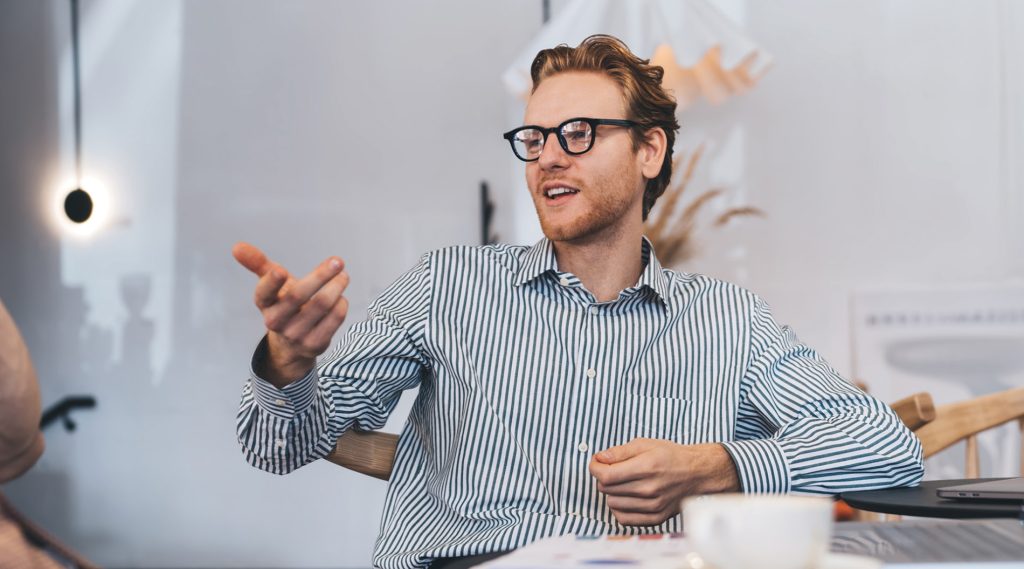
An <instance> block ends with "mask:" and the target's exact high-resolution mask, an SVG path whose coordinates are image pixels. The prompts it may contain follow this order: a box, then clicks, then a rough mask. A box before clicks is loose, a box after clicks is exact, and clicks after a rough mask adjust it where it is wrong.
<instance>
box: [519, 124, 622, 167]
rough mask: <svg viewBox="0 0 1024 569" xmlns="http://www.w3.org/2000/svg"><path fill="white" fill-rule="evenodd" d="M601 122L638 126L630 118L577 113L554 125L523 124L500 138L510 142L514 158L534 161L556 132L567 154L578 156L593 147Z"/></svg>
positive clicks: (559, 142)
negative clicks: (595, 117)
mask: <svg viewBox="0 0 1024 569" xmlns="http://www.w3.org/2000/svg"><path fill="white" fill-rule="evenodd" d="M600 125H608V126H623V127H635V126H640V125H639V124H638V123H635V122H633V121H630V120H624V119H591V118H587V117H576V118H573V119H569V120H567V121H565V122H563V123H562V124H560V125H558V126H556V127H553V128H544V127H542V126H537V125H532V124H531V125H526V126H521V127H519V128H514V129H512V130H510V131H508V132H506V133H505V134H503V135H501V136H502V138H504V139H505V140H507V141H508V143H509V144H511V145H512V152H514V153H515V155H516V158H518V159H520V160H522V161H523V162H533V161H534V160H536V159H538V158H540V153H541V151H542V150H544V144H545V142H546V141H547V139H548V135H549V134H551V133H554V134H555V137H556V138H558V144H559V145H560V146H561V147H562V150H564V151H565V152H566V153H567V154H572V155H573V156H577V155H580V154H583V153H584V152H586V151H588V150H590V149H591V148H593V147H594V139H595V138H597V127H598V126H600Z"/></svg>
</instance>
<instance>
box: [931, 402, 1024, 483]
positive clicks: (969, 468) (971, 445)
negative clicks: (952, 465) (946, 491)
mask: <svg viewBox="0 0 1024 569" xmlns="http://www.w3.org/2000/svg"><path fill="white" fill-rule="evenodd" d="M1010 421H1017V423H1018V424H1019V425H1020V429H1021V474H1022V475H1024V387H1017V388H1014V389H1007V390H1006V391H1000V392H998V393H991V394H989V395H982V396H981V397H976V398H974V399H969V400H967V401H960V402H957V403H950V404H948V405H942V406H940V407H939V408H937V409H936V410H935V419H934V420H933V421H930V422H928V423H927V424H925V425H922V426H921V427H919V428H917V429H914V432H915V433H916V434H917V436H918V438H920V439H921V447H922V448H923V450H924V457H925V458H930V457H932V456H933V455H935V454H937V453H939V452H941V451H943V450H945V449H947V448H949V447H950V446H952V445H954V444H956V443H958V442H960V441H967V457H966V458H967V464H966V467H965V475H964V476H965V478H978V477H979V476H981V473H980V472H979V470H980V468H979V465H980V460H979V457H978V439H977V436H978V434H979V433H981V432H984V431H987V430H989V429H992V428H994V427H998V426H1000V425H1003V424H1005V423H1009V422H1010Z"/></svg>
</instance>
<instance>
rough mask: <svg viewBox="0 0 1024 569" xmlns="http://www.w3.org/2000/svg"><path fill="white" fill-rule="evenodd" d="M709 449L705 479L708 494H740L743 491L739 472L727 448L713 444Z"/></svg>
mask: <svg viewBox="0 0 1024 569" xmlns="http://www.w3.org/2000/svg"><path fill="white" fill-rule="evenodd" d="M707 447H708V453H707V455H706V456H707V457H708V459H709V460H708V464H707V467H708V468H707V471H706V476H705V477H704V481H705V485H706V486H707V489H706V490H707V493H708V494H712V493H721V492H740V491H742V490H743V488H742V486H741V485H740V477H739V472H738V471H737V470H736V463H735V462H733V460H732V456H731V455H730V454H729V451H727V450H725V447H724V446H722V445H720V444H718V443H713V444H709V445H707Z"/></svg>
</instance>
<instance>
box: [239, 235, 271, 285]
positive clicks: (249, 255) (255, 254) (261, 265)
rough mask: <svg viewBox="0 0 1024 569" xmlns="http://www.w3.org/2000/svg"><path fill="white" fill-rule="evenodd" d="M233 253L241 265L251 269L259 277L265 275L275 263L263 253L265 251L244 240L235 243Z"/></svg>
mask: <svg viewBox="0 0 1024 569" xmlns="http://www.w3.org/2000/svg"><path fill="white" fill-rule="evenodd" d="M231 255H232V256H233V257H234V258H235V260H236V261H238V263H239V264H240V265H242V266H243V267H245V268H246V269H249V270H250V271H252V272H253V273H255V274H256V276H258V277H262V276H263V275H265V274H266V272H267V271H268V270H270V268H271V267H272V266H273V263H271V262H270V260H269V259H267V256H266V255H264V254H263V251H260V249H259V248H258V247H256V246H254V245H250V244H248V243H246V242H244V241H239V242H238V243H235V246H234V247H232V248H231Z"/></svg>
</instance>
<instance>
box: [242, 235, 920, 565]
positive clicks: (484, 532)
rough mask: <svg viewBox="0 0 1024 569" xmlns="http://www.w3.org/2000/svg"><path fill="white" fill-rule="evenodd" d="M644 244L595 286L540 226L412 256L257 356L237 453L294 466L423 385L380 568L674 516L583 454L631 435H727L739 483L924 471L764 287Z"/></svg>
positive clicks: (787, 486) (838, 486) (405, 439)
mask: <svg viewBox="0 0 1024 569" xmlns="http://www.w3.org/2000/svg"><path fill="white" fill-rule="evenodd" d="M642 251H643V254H644V262H645V268H644V271H643V273H642V274H641V276H640V279H639V281H638V282H637V284H636V285H635V286H633V287H630V288H628V289H625V290H623V291H622V292H621V293H620V294H619V297H618V298H617V299H616V300H613V301H610V302H597V301H596V300H595V298H594V296H593V295H592V294H591V293H590V292H588V291H587V290H586V289H585V288H584V287H583V285H582V284H581V282H580V280H579V279H578V278H577V277H576V276H575V275H573V274H571V273H567V272H563V271H559V270H558V267H557V263H556V259H555V254H554V249H553V247H552V245H551V243H550V242H549V241H547V240H541V241H540V242H539V243H538V244H537V245H535V246H533V247H522V246H507V245H494V246H485V247H452V248H447V249H442V250H438V251H434V252H431V253H428V254H426V255H424V256H423V257H422V258H421V260H420V261H419V263H418V264H417V265H416V266H415V267H414V268H413V269H412V270H410V271H409V272H408V273H406V274H405V275H403V276H402V277H401V278H399V279H398V281H396V282H395V283H394V284H392V285H391V286H390V287H389V288H388V289H387V290H385V291H384V293H383V294H382V295H381V296H380V297H379V298H377V299H376V300H375V301H374V302H373V303H372V304H371V306H370V308H369V315H368V318H367V319H366V320H365V321H363V322H359V323H357V324H354V325H353V326H352V327H351V328H350V329H349V330H348V332H347V333H346V334H345V335H344V339H343V340H342V342H341V343H340V345H339V346H338V348H337V350H336V351H334V352H333V354H331V355H330V356H329V357H327V358H325V359H324V360H322V361H321V363H320V364H318V366H317V369H315V370H313V371H312V372H310V374H309V375H308V376H307V377H305V378H303V379H301V380H299V381H297V382H295V383H292V384H290V385H288V386H286V387H285V388H284V389H277V388H276V387H274V386H272V385H271V384H270V383H267V382H266V381H264V380H262V379H260V378H258V377H256V376H255V374H253V376H252V378H251V380H250V381H249V382H248V383H247V385H246V386H245V388H244V390H243V395H242V403H241V409H240V411H239V414H238V424H237V426H238V437H239V441H240V442H241V444H242V447H243V452H244V454H245V456H246V458H247V460H248V461H249V462H250V463H251V464H253V465H254V466H256V467H258V468H261V469H263V470H266V471H269V472H274V473H279V474H283V473H287V472H290V471H292V470H294V469H296V468H298V467H300V466H302V465H303V464H306V463H309V462H310V461H313V460H316V459H318V458H322V457H324V456H325V455H327V454H328V453H329V452H330V451H331V450H332V449H333V448H334V444H335V441H336V439H337V438H338V437H339V436H340V435H341V434H342V433H343V432H344V431H345V430H346V429H349V428H353V427H355V428H359V429H363V430H372V429H379V428H381V427H382V426H383V425H384V424H385V422H386V420H387V418H388V415H389V414H390V413H391V411H392V410H393V409H394V408H395V405H396V403H397V402H398V399H399V396H400V394H401V392H402V391H403V390H405V389H409V388H411V387H417V386H418V387H419V394H418V396H417V398H416V401H415V403H414V404H413V408H412V411H411V412H410V415H409V418H408V420H407V422H406V425H405V428H404V429H403V430H402V433H401V438H400V440H399V444H398V453H397V457H396V461H395V468H394V471H393V473H392V476H391V480H390V483H389V486H388V492H387V498H386V501H385V504H384V513H383V518H382V521H381V527H380V535H379V537H378V539H377V542H376V545H375V553H374V563H375V564H376V565H377V566H380V567H386V568H391V567H394V568H399V567H424V566H426V565H428V564H429V563H430V561H431V560H432V559H434V558H437V557H458V556H464V555H475V554H480V553H486V552H490V551H500V550H510V549H513V548H515V547H518V546H521V545H523V544H526V543H528V542H530V541H533V540H535V539H538V538H541V537H547V536H552V535H558V534H566V533H575V534H598V533H641V532H643V533H650V532H667V531H678V530H679V529H680V525H681V519H680V517H679V516H676V517H673V518H671V519H669V520H668V521H666V522H665V523H663V524H662V525H660V526H657V527H651V528H636V527H626V526H622V525H620V524H618V523H617V522H616V521H615V518H614V516H613V514H612V512H611V510H609V508H608V506H607V504H606V498H605V496H604V495H603V494H601V493H600V492H598V490H597V483H596V481H595V479H594V478H593V477H592V476H591V475H590V473H589V471H588V464H589V462H590V459H591V457H592V455H593V454H594V453H596V452H598V451H600V450H602V449H605V448H608V447H611V446H615V445H620V444H624V443H626V442H628V441H630V440H632V439H634V438H639V437H646V438H656V439H666V440H670V441H674V442H677V443H681V444H692V443H706V442H720V443H722V444H723V446H724V447H725V449H726V450H727V451H728V452H729V454H730V456H731V457H732V459H733V461H734V462H735V465H736V469H737V472H738V474H739V479H740V483H741V485H742V488H743V491H744V492H760V493H783V492H805V493H828V494H830V493H836V492H840V491H844V490H850V489H872V488H883V487H890V486H898V485H910V484H914V483H916V482H918V481H919V480H920V479H921V476H922V473H923V466H922V458H921V447H920V443H919V442H918V440H917V438H916V437H914V436H913V435H912V434H911V433H910V432H909V431H908V430H907V429H906V428H905V427H904V426H903V424H902V423H901V422H900V420H899V419H898V418H897V417H896V415H895V414H894V413H893V412H892V411H891V410H890V409H889V407H888V406H887V405H885V404H884V403H882V402H880V401H878V400H877V399H874V398H872V397H869V396H867V395H865V394H864V393H862V392H861V391H860V390H858V389H857V388H855V387H853V386H851V385H850V383H848V382H847V381H846V380H844V379H843V378H841V377H840V376H839V374H838V373H837V372H836V371H835V370H833V369H832V368H831V367H829V365H828V364H827V363H826V362H825V361H824V360H822V359H821V358H820V357H819V356H818V355H817V354H816V353H815V352H814V351H813V350H811V349H810V348H808V347H806V346H804V345H802V344H801V343H799V341H798V340H797V338H796V336H795V335H794V334H793V333H792V332H791V331H790V330H789V329H788V328H786V327H783V326H779V325H778V324H776V323H775V321H774V320H773V318H772V315H771V312H770V311H769V308H768V306H767V305H766V304H765V302H764V301H763V300H762V299H761V298H759V297H758V296H756V295H754V294H752V293H750V292H748V291H746V290H744V289H742V288H740V287H737V286H735V285H732V284H729V283H725V282H722V281H718V280H715V279H712V278H708V277H705V276H700V275H694V274H686V273H678V272H674V271H671V270H667V269H664V268H662V266H661V265H660V264H659V262H658V260H657V258H656V257H655V256H654V255H653V254H651V249H650V244H649V243H648V242H647V241H646V240H644V242H643V247H642ZM257 351H258V352H259V350H257ZM257 355H258V354H257Z"/></svg>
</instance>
